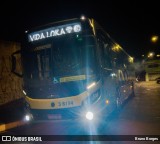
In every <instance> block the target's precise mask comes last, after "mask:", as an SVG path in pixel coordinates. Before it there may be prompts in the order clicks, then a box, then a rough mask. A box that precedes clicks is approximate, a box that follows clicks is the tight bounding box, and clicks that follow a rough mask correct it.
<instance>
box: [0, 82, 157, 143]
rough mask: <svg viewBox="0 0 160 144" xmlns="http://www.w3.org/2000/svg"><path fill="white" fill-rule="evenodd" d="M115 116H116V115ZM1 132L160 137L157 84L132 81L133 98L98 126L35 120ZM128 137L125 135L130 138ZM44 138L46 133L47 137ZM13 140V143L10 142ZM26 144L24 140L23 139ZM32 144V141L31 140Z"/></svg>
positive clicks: (14, 133) (63, 121)
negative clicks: (133, 87) (133, 83)
mask: <svg viewBox="0 0 160 144" xmlns="http://www.w3.org/2000/svg"><path fill="white" fill-rule="evenodd" d="M115 115H116V116H115ZM1 135H55V137H56V135H65V136H69V135H70V136H71V137H69V138H71V139H72V138H74V137H72V136H73V135H74V136H77V135H80V136H83V135H96V136H98V135H101V136H107V135H109V136H110V135H116V136H120V135H123V136H124V135H129V136H132V135H135V136H139V137H142V135H143V136H144V137H146V136H147V135H152V136H155V135H158V136H160V84H157V83H156V82H155V81H153V82H139V83H135V97H132V98H130V99H129V100H128V101H127V102H126V103H125V105H124V106H123V107H122V109H121V110H120V111H119V112H116V113H113V114H112V115H111V116H110V117H109V118H107V119H104V120H101V121H100V126H99V125H97V124H94V123H92V124H91V123H90V124H89V123H85V122H84V121H82V120H61V121H52V122H46V121H41V122H36V123H32V124H28V125H25V126H21V127H18V128H14V129H10V130H8V131H5V132H3V133H2V134H1ZM129 136H128V137H129ZM46 137H47V136H46ZM12 143H15V142H12ZM24 143H25V144H26V143H27V142H24ZM31 143H34V142H30V144H31ZM41 143H58V144H61V143H68V144H71V143H89V144H94V143H96V144H101V143H109V144H110V143H111V144H117V143H118V144H119V143H120V144H128V143H133V144H137V143H138V144H139V143H140V144H141V143H142V144H144V143H146V144H150V143H151V144H153V143H154V144H155V143H157V144H158V143H160V140H159V141H140V140H139V141H129V140H128V141H100V140H98V139H97V141H79V142H75V141H65V142H63V141H62V139H60V140H58V142H55V141H54V142H51V141H50V142H41Z"/></svg>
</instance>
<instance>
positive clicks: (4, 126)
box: [0, 121, 26, 132]
mask: <svg viewBox="0 0 160 144" xmlns="http://www.w3.org/2000/svg"><path fill="white" fill-rule="evenodd" d="M25 124H26V122H24V121H15V122H11V123H7V124H1V125H0V132H2V131H6V130H8V129H12V128H15V127H18V126H22V125H25Z"/></svg>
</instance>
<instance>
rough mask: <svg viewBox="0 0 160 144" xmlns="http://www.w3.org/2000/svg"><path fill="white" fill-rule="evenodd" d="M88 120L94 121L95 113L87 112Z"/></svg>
mask: <svg viewBox="0 0 160 144" xmlns="http://www.w3.org/2000/svg"><path fill="white" fill-rule="evenodd" d="M86 119H88V120H92V119H93V113H92V112H90V111H89V112H87V113H86Z"/></svg>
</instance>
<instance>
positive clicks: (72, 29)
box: [28, 23, 82, 42]
mask: <svg viewBox="0 0 160 144" xmlns="http://www.w3.org/2000/svg"><path fill="white" fill-rule="evenodd" d="M81 29H82V28H81V24H80V23H72V24H67V25H61V26H56V27H50V28H47V29H44V30H40V31H36V32H33V33H30V34H28V40H29V42H33V41H38V40H41V39H46V38H50V37H56V36H61V35H66V34H70V33H78V32H80V31H81Z"/></svg>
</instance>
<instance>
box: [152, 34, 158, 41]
mask: <svg viewBox="0 0 160 144" xmlns="http://www.w3.org/2000/svg"><path fill="white" fill-rule="evenodd" d="M158 38H159V37H158V36H157V35H154V36H152V37H151V42H153V43H156V42H157V41H158Z"/></svg>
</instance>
